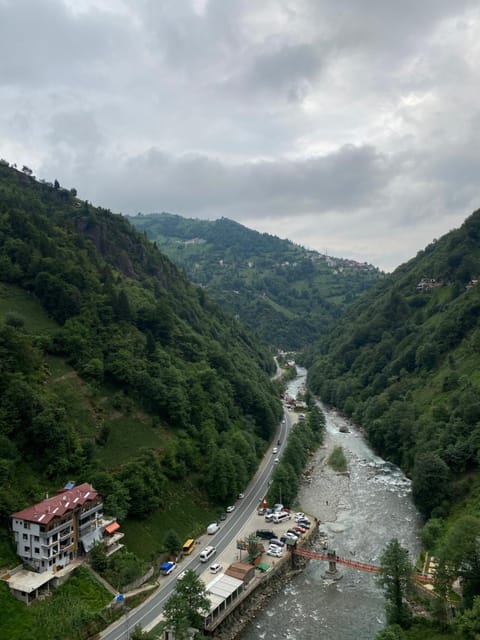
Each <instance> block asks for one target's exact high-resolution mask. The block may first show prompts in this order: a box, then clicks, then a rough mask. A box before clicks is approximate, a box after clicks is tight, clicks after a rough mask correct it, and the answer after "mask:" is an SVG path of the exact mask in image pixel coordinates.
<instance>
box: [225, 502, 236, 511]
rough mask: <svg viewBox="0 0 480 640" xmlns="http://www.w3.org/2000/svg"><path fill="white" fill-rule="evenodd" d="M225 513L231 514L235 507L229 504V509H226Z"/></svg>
mask: <svg viewBox="0 0 480 640" xmlns="http://www.w3.org/2000/svg"><path fill="white" fill-rule="evenodd" d="M226 511H227V513H232V511H235V505H234V504H231V505H230V506H229V507H227V509H226Z"/></svg>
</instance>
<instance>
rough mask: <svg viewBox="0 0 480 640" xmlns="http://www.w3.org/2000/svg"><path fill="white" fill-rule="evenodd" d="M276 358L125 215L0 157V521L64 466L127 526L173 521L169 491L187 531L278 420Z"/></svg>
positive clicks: (35, 496)
mask: <svg viewBox="0 0 480 640" xmlns="http://www.w3.org/2000/svg"><path fill="white" fill-rule="evenodd" d="M272 369H273V362H272V358H271V354H270V353H268V352H267V351H266V350H265V349H264V348H263V347H262V346H260V344H259V343H258V342H257V341H256V339H255V338H253V337H252V335H251V334H250V333H249V332H248V331H247V330H246V329H244V328H243V327H242V326H241V325H240V324H239V323H238V322H237V321H235V320H234V319H233V318H232V317H230V316H228V315H226V314H225V313H224V312H222V311H221V310H220V309H219V308H218V307H217V305H216V304H215V303H213V302H211V301H210V299H209V297H208V295H207V294H206V293H205V292H204V291H203V290H202V289H200V288H198V287H195V286H193V285H192V284H190V283H189V282H188V281H187V279H186V278H185V276H184V275H183V274H182V273H180V272H179V271H178V270H177V268H176V267H175V266H174V265H173V263H172V262H171V261H170V260H169V259H168V258H167V257H165V256H164V255H162V254H161V253H160V252H159V251H158V250H157V248H156V247H154V246H153V245H152V244H150V243H149V242H148V241H147V240H146V239H145V238H144V236H143V235H141V234H139V233H138V232H137V231H136V230H135V229H134V228H133V227H132V226H131V225H130V223H129V222H128V220H127V219H126V218H124V217H122V216H120V215H114V214H112V213H111V212H110V211H108V210H104V209H99V208H96V207H94V206H92V205H91V204H89V203H88V202H86V201H81V200H79V199H78V198H77V197H76V192H75V190H74V189H71V190H67V189H64V188H62V187H61V186H60V185H59V184H58V182H57V181H55V183H54V184H53V185H50V184H46V183H43V182H39V181H36V180H35V179H34V178H33V177H32V176H31V175H29V172H28V171H25V172H20V171H17V170H16V169H14V168H11V167H9V166H8V164H7V163H6V162H4V161H2V162H1V163H0V398H1V402H0V477H1V484H0V521H1V525H2V528H3V532H4V533H5V532H6V528H5V525H6V523H7V517H8V515H9V514H10V513H12V512H13V511H15V510H19V509H20V508H23V507H24V506H26V505H27V504H29V503H31V502H32V501H36V500H39V499H41V498H42V497H44V495H45V492H47V491H52V490H55V489H57V488H58V487H59V486H63V485H64V483H65V481H66V480H68V479H70V478H73V479H75V480H77V481H89V482H91V483H92V484H93V485H94V486H95V488H96V489H97V490H98V491H100V492H102V493H103V495H104V496H105V510H106V512H107V513H110V514H112V515H116V516H117V517H118V518H119V519H120V520H124V519H125V518H128V521H129V522H130V525H129V526H130V527H131V530H135V527H134V523H135V522H136V521H140V520H142V519H143V520H147V521H148V522H152V518H157V519H158V514H163V516H161V519H162V521H164V522H165V523H166V524H167V526H172V524H173V523H172V521H171V517H172V514H171V509H169V507H170V506H171V505H172V504H175V505H176V508H177V509H178V512H179V513H183V514H184V517H183V521H182V522H181V526H180V528H179V529H178V532H179V534H183V533H185V534H187V533H192V532H193V531H194V530H195V527H196V528H197V529H198V526H199V524H200V525H201V526H202V525H203V524H204V523H203V522H202V517H205V515H204V514H203V515H202V513H201V510H202V508H203V509H204V510H207V512H208V509H210V510H211V511H214V510H216V511H217V512H218V509H219V507H220V506H221V507H224V506H225V504H227V501H230V500H231V499H232V498H233V497H234V496H235V495H236V494H237V493H238V492H239V491H241V490H242V489H243V488H244V486H245V483H246V482H247V479H248V478H249V477H250V476H251V474H252V472H253V471H254V469H255V468H256V465H257V461H258V459H259V457H260V456H261V454H262V453H263V451H264V449H265V447H266V445H267V442H268V441H269V440H270V437H271V435H272V433H273V431H274V429H275V428H276V425H277V424H278V421H279V419H280V416H281V405H280V402H279V397H278V396H279V394H278V389H276V388H275V386H274V385H273V383H272V382H271V381H270V375H271V373H272ZM165 514H167V515H165ZM207 517H211V515H209V516H207ZM149 519H150V520H149ZM132 523H133V524H132ZM127 524H128V522H127ZM162 526H164V525H162ZM132 527H133V529H132ZM182 527H183V528H182ZM127 531H128V527H127ZM143 533H144V535H143V543H142V544H143V545H144V548H145V547H148V526H147V527H145V528H144V530H143ZM153 537H154V538H155V536H153ZM156 538H157V539H155V540H154V543H156V545H157V547H158V546H159V544H161V543H160V542H159V540H158V536H156ZM0 551H1V549H0ZM0 555H1V553H0ZM0 560H1V558H0ZM0 564H1V562H0Z"/></svg>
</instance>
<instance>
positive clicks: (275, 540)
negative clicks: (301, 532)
mask: <svg viewBox="0 0 480 640" xmlns="http://www.w3.org/2000/svg"><path fill="white" fill-rule="evenodd" d="M270 544H275V545H277V547H284V546H285V542H282V541H281V540H279V539H278V538H270Z"/></svg>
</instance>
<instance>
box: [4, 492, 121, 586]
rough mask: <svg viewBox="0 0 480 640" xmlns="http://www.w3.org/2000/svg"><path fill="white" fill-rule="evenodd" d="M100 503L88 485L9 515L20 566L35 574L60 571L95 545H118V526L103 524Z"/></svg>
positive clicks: (105, 522)
mask: <svg viewBox="0 0 480 640" xmlns="http://www.w3.org/2000/svg"><path fill="white" fill-rule="evenodd" d="M102 512H103V502H102V499H101V497H100V495H99V494H98V493H97V492H96V491H95V489H94V488H93V487H92V485H91V484H89V483H88V482H85V483H83V484H80V485H78V486H75V485H74V483H69V484H67V485H66V486H65V487H64V488H63V489H60V490H59V491H57V494H56V495H55V496H53V497H51V498H46V499H45V500H42V501H41V502H39V503H37V504H34V505H32V506H30V507H27V508H26V509H23V510H22V511H18V512H17V513H14V514H12V515H11V516H10V517H11V527H12V531H13V535H14V538H15V544H16V547H17V554H18V555H19V556H20V558H21V559H22V562H23V563H24V564H25V565H27V566H28V567H29V568H30V569H31V570H33V571H36V572H38V573H42V572H44V571H49V570H50V571H58V570H59V569H63V568H64V567H65V566H66V565H68V564H69V563H70V562H72V560H74V559H75V558H76V557H77V555H84V554H86V553H88V552H89V551H90V549H91V548H92V547H93V545H94V544H95V542H101V541H103V540H105V542H106V543H107V546H110V545H111V544H112V542H113V540H114V535H115V542H117V541H118V539H119V536H121V535H122V534H120V533H119V532H118V528H119V525H118V523H116V522H115V521H114V520H112V519H110V520H108V521H105V520H103V514H102Z"/></svg>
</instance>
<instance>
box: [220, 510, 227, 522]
mask: <svg viewBox="0 0 480 640" xmlns="http://www.w3.org/2000/svg"><path fill="white" fill-rule="evenodd" d="M218 519H219V520H222V521H223V520H226V519H227V514H226V513H225V511H224V512H223V513H221V514H220V515H219V517H218Z"/></svg>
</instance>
